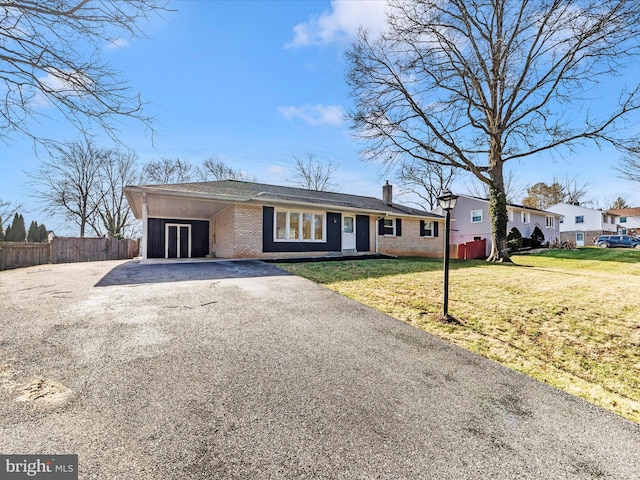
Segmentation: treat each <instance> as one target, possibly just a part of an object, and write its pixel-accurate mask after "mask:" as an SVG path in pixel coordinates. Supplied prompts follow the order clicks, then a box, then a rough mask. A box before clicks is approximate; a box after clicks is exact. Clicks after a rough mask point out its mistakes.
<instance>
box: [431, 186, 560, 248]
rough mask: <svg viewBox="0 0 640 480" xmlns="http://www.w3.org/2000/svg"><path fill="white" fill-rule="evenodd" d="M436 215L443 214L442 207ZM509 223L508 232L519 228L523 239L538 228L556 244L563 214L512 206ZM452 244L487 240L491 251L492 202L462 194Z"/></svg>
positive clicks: (454, 215) (455, 211) (454, 214)
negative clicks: (490, 206) (490, 203)
mask: <svg viewBox="0 0 640 480" xmlns="http://www.w3.org/2000/svg"><path fill="white" fill-rule="evenodd" d="M434 212H435V213H438V214H439V215H440V214H443V212H442V209H441V208H440V207H438V208H436V209H435V210H434ZM507 214H508V215H509V223H508V224H507V232H508V231H509V230H511V229H512V228H513V227H516V228H517V229H518V230H519V231H520V233H521V234H522V236H523V237H529V238H530V237H531V234H532V233H533V230H534V228H535V227H536V226H537V227H539V228H540V230H541V231H542V233H543V234H544V239H545V242H546V241H549V242H553V241H554V240H555V239H557V238H559V237H560V230H559V220H560V215H557V214H555V213H553V212H549V211H544V210H538V209H535V208H529V207H524V206H522V205H515V204H508V205H507ZM451 220H452V221H451V243H452V244H461V243H467V242H472V241H474V240H482V239H486V240H487V252H486V254H487V255H489V253H490V252H491V219H490V217H489V200H486V199H483V198H478V197H472V196H468V195H460V196H459V197H458V200H457V202H456V206H455V208H454V209H453V210H452V211H451Z"/></svg>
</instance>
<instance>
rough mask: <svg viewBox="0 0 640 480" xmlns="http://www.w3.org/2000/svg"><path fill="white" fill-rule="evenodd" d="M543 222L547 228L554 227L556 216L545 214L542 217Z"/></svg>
mask: <svg viewBox="0 0 640 480" xmlns="http://www.w3.org/2000/svg"><path fill="white" fill-rule="evenodd" d="M544 224H545V226H546V227H547V228H556V217H554V216H553V215H546V216H545V217H544Z"/></svg>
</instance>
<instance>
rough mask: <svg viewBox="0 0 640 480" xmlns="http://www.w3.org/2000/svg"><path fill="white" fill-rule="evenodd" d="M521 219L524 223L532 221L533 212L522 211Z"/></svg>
mask: <svg viewBox="0 0 640 480" xmlns="http://www.w3.org/2000/svg"><path fill="white" fill-rule="evenodd" d="M520 221H521V222H522V224H523V225H528V224H530V223H531V214H530V213H529V212H520Z"/></svg>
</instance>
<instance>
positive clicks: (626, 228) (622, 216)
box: [607, 207, 640, 235]
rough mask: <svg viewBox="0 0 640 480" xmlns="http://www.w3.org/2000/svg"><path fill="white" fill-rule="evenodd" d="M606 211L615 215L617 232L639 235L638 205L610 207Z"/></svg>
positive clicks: (639, 208) (639, 214) (639, 213)
mask: <svg viewBox="0 0 640 480" xmlns="http://www.w3.org/2000/svg"><path fill="white" fill-rule="evenodd" d="M607 213H610V214H611V215H615V216H616V225H617V227H618V233H620V234H622V235H640V207H634V208H618V209H615V210H614V209H612V210H609V211H608V212H607Z"/></svg>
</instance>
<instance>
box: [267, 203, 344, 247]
mask: <svg viewBox="0 0 640 480" xmlns="http://www.w3.org/2000/svg"><path fill="white" fill-rule="evenodd" d="M274 211H275V209H274V208H273V207H262V251H263V252H265V253H266V252H339V251H340V250H341V249H342V217H341V215H340V214H339V213H332V212H327V241H326V242H325V243H319V242H274V241H273V216H274V214H275V213H274Z"/></svg>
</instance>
